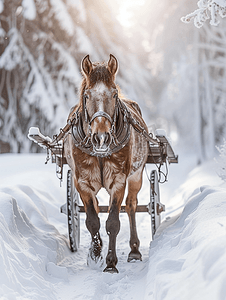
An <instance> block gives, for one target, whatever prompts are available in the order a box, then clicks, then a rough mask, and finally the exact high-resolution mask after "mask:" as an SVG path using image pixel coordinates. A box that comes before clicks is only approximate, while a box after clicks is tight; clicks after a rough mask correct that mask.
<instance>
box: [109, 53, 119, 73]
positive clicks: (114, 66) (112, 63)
mask: <svg viewBox="0 0 226 300" xmlns="http://www.w3.org/2000/svg"><path fill="white" fill-rule="evenodd" d="M108 70H109V72H110V73H111V74H112V75H115V74H116V73H117V71H118V61H117V59H116V58H115V57H114V55H112V54H110V59H109V62H108Z"/></svg>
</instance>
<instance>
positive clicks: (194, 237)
mask: <svg viewBox="0 0 226 300" xmlns="http://www.w3.org/2000/svg"><path fill="white" fill-rule="evenodd" d="M44 161H45V156H44V155H34V154H29V155H9V154H8V155H5V154H4V155H2V154H1V155H0V184H1V188H0V237H1V238H0V268H1V273H0V298H1V299H4V300H5V299H7V300H8V299H19V300H20V299H32V300H33V299H34V300H36V299H37V300H39V299H55V300H63V299H67V300H72V299H79V300H83V299H92V300H100V299H108V300H116V299H117V300H122V299H123V300H131V299H134V300H137V299H141V300H142V299H145V300H146V299H148V300H163V299H164V300H177V299H179V300H188V299H189V300H190V299H192V300H200V299H205V300H213V299H214V300H223V299H225V295H226V287H225V282H226V269H225V265H226V252H225V247H226V234H225V233H226V231H225V228H226V218H225V211H226V190H225V188H224V186H221V187H220V186H219V185H220V184H221V180H220V178H219V177H218V176H217V175H216V173H215V171H214V163H213V162H211V163H207V164H205V165H203V166H200V167H198V168H195V169H194V170H193V171H192V172H190V174H189V175H188V170H191V168H192V167H191V165H192V163H191V161H192V160H191V159H190V158H189V157H187V156H184V157H183V156H182V155H181V156H180V162H179V164H178V165H172V166H170V174H169V182H168V183H166V184H164V185H162V186H161V187H160V189H161V201H162V202H163V203H164V204H165V205H166V213H165V216H166V221H164V222H163V223H162V225H161V226H160V228H159V230H158V233H157V235H156V237H155V239H154V241H153V242H151V246H150V250H149V245H150V239H151V234H150V216H149V215H148V214H137V230H138V236H139V239H140V241H141V246H140V250H141V253H142V257H143V261H142V262H135V263H127V255H128V253H129V251H130V249H129V225H128V218H127V216H126V215H125V214H121V215H120V221H121V229H120V232H119V235H118V238H117V256H118V260H119V261H118V269H119V274H106V273H103V272H102V268H99V269H97V268H95V269H91V268H90V267H88V266H87V263H86V262H87V252H88V248H89V244H90V235H89V233H88V231H87V229H86V226H85V215H82V216H81V242H80V248H79V251H78V252H76V253H71V252H70V251H69V248H68V236H67V221H66V216H65V215H62V214H60V212H59V209H60V206H61V205H62V204H64V202H65V193H66V188H65V184H66V182H64V186H63V187H62V188H60V187H59V180H58V179H57V178H56V176H55V174H54V173H55V165H52V164H51V163H49V164H48V165H45V164H44ZM149 172H150V170H149V169H148V173H149ZM214 186H215V187H214ZM149 188H150V187H149V182H148V180H147V179H146V177H145V176H144V184H143V187H142V190H141V192H140V193H139V203H140V204H145V203H148V201H149ZM107 197H108V195H107V193H104V192H103V191H101V193H100V195H99V200H100V203H101V204H105V205H106V204H107V202H106V198H107ZM176 214H177V216H176ZM178 214H179V215H178ZM106 218H107V215H104V214H100V221H101V231H100V232H101V237H102V239H103V245H104V248H103V255H104V257H105V255H106V253H107V248H108V236H107V234H106V231H105V221H106ZM175 220H176V221H175ZM103 268H104V266H103Z"/></svg>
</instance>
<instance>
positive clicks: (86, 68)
mask: <svg viewBox="0 0 226 300" xmlns="http://www.w3.org/2000/svg"><path fill="white" fill-rule="evenodd" d="M81 69H82V71H83V73H84V74H85V75H86V76H88V75H89V74H90V73H91V71H92V70H93V65H92V63H91V61H90V59H89V54H88V55H86V56H85V57H84V58H83V60H82V64H81Z"/></svg>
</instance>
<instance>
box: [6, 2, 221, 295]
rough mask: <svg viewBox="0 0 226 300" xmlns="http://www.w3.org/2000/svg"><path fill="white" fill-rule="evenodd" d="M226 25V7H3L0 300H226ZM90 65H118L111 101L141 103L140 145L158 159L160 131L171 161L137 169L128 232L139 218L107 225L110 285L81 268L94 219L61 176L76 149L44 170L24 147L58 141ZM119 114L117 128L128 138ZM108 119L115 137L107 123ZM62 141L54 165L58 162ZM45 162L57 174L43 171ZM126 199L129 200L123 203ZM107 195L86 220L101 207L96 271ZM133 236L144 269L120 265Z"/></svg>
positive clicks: (103, 275)
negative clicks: (113, 238)
mask: <svg viewBox="0 0 226 300" xmlns="http://www.w3.org/2000/svg"><path fill="white" fill-rule="evenodd" d="M225 17H226V0H161V1H158V0H114V1H112V0H0V182H1V184H0V237H1V239H0V268H1V272H0V299H3V300H5V299H7V300H8V299H16V300H25V299H32V300H40V299H43V300H46V299H49V300H51V299H52V300H63V299H67V300H74V299H76V300H78V299H81V300H84V299H92V300H137V299H143V300H177V299H179V300H191V299H192V300H202V299H205V300H225V295H226V285H225V282H226V269H225V264H226V252H225V247H226V235H225V230H226V218H225V211H226V201H225V199H226V138H225V137H226V18H225ZM87 54H89V57H90V60H91V61H92V62H102V61H108V60H109V55H110V54H113V55H114V56H115V57H116V58H117V60H118V63H119V70H118V73H117V77H116V83H117V85H118V87H119V89H120V94H119V95H120V97H123V96H125V97H127V98H129V99H131V100H134V101H137V103H138V104H139V106H140V108H141V111H142V115H143V117H144V120H145V122H146V124H147V125H148V129H149V132H150V133H154V132H155V129H160V130H158V131H157V132H159V133H160V135H158V134H155V136H154V137H157V139H158V142H157V143H158V146H161V147H163V146H164V143H163V142H161V139H160V138H162V139H165V134H163V132H164V131H163V130H161V129H164V130H165V131H166V133H167V138H168V140H169V141H170V145H171V146H172V148H170V149H171V153H172V152H175V154H176V156H174V158H175V159H174V161H172V157H171V161H170V160H169V159H168V158H169V157H168V158H167V155H166V154H164V153H163V152H161V151H160V152H159V153H160V154H161V159H163V158H165V159H168V163H166V164H165V165H164V162H161V161H159V164H157V163H156V161H154V160H152V161H151V163H149V164H148V163H146V164H145V167H144V172H143V179H142V188H141V189H140V191H139V193H138V197H137V198H136V199H135V200H137V203H138V207H139V206H140V207H143V208H144V210H142V211H141V210H140V211H139V213H136V219H135V211H134V213H133V217H131V214H130V215H129V213H128V211H127V213H128V215H129V218H131V219H132V220H133V222H132V223H131V222H130V224H129V220H128V216H127V214H125V213H124V214H123V213H122V214H120V216H118V212H117V214H115V216H116V217H117V216H118V217H117V218H119V219H120V222H118V219H117V218H116V217H114V220H117V224H120V226H119V227H120V231H119V233H118V237H117V244H116V245H115V247H116V252H117V257H118V264H117V268H118V271H119V273H114V274H112V272H103V271H104V270H105V263H104V264H103V265H102V264H98V263H94V261H93V262H91V259H90V253H91V252H90V250H91V251H92V249H93V248H92V241H93V237H92V238H91V237H90V232H89V230H87V228H88V227H87V226H86V225H87V224H91V221H90V220H91V218H88V217H87V216H88V213H87V211H88V209H87V206H86V207H85V206H84V205H83V206H82V205H80V204H82V200H84V199H82V200H81V198H82V197H81V195H82V192H83V190H86V188H83V189H81V193H80V195H79V193H78V192H77V190H76V188H74V185H73V182H74V183H76V178H75V176H74V179H75V180H74V181H73V180H71V179H72V177H71V175H70V174H71V172H74V173H76V174H77V173H78V174H79V175H80V174H82V171H83V169H82V168H81V169H80V170H79V171H77V172H75V170H73V168H71V167H70V166H69V165H67V164H64V165H63V158H70V157H71V156H70V153H72V149H73V148H72V147H71V152H68V153H66V154H67V155H66V156H65V157H63V156H62V157H61V156H60V157H57V156H55V157H54V156H52V157H50V152H48V150H47V157H46V149H43V148H41V147H39V145H37V144H36V143H33V142H32V141H31V140H30V139H29V138H28V132H29V128H30V127H33V129H32V130H31V131H33V134H34V135H35V133H37V132H38V131H37V129H35V128H34V127H39V128H40V131H41V133H42V134H43V135H45V136H49V137H53V136H54V135H55V134H58V133H60V132H61V133H63V134H64V133H65V132H64V131H63V129H62V128H65V125H66V123H67V117H68V114H69V112H70V110H71V108H72V107H73V106H74V105H76V104H77V103H78V98H79V92H80V85H81V81H82V72H81V61H82V59H83V58H84V57H85V56H87ZM110 57H111V58H112V57H113V56H110ZM87 61H88V59H87ZM114 61H116V60H114ZM88 62H89V61H88ZM116 65H117V64H116ZM88 66H89V64H88ZM117 67H118V65H117ZM88 69H89V67H88ZM115 69H116V68H115ZM86 70H87V69H86ZM85 73H86V72H84V68H83V75H84V76H85ZM87 73H89V72H87ZM99 91H100V90H99ZM121 93H122V94H121ZM115 95H118V94H115V89H114V97H115ZM121 95H122V96H121ZM86 96H87V95H86ZM116 99H117V100H118V103H120V101H119V99H118V98H117V97H116ZM107 100H108V99H107ZM121 102H123V101H121ZM133 105H134V107H136V108H137V105H136V104H133ZM102 107H103V106H102ZM85 108H87V107H86V106H85ZM99 108H101V106H100V107H99ZM114 109H115V111H116V109H119V108H118V107H117V106H115V108H114ZM99 112H101V109H100V110H99ZM86 113H87V111H86V110H84V116H86ZM103 113H104V112H101V113H100V114H97V113H94V116H95V118H97V116H98V117H100V116H103ZM126 113H128V110H124V118H123V119H124V121H123V123H122V124H125V122H127V124H131V125H128V126H127V127H126V128H127V129H128V128H131V129H132V130H133V128H135V127H133V128H132V127H131V126H133V125H134V123H129V121H131V120H132V119H131V118H130V119H129V118H126V117H125V116H127V114H126ZM120 114H121V119H122V115H123V112H122V111H121V113H120ZM106 115H107V119H108V121H110V123H109V124H113V125H115V123H112V122H111V120H112V119H113V121H115V118H112V119H111V117H110V115H108V114H107V113H105V117H106ZM116 115H117V111H116V113H114V115H113V116H114V117H115V116H116ZM73 120H76V118H75V119H73ZM105 121H106V120H105ZM118 122H119V121H118ZM68 124H69V125H70V124H71V123H68ZM90 124H91V122H90ZM136 124H138V125H137V128H138V129H140V131H139V130H137V131H138V132H140V133H141V134H143V136H144V133H145V131H144V130H143V128H142V126H141V127H140V126H139V123H136ZM69 125H68V127H67V128H69V127H70V126H69ZM113 125H112V127H111V129H113ZM129 126H130V127H129ZM122 127H123V126H120V128H122ZM70 128H71V127H70ZM90 128H91V125H90ZM124 128H125V125H124ZM124 131H125V130H124ZM110 132H111V134H112V132H113V134H114V131H113V130H112V131H110ZM89 134H91V131H90V132H89ZM147 136H148V134H146V137H147ZM39 137H40V136H39ZM61 137H62V136H61ZM87 137H88V138H90V136H88V135H87ZM150 138H151V137H150ZM59 140H60V139H59ZM59 140H57V145H56V146H57V147H59V148H57V149H56V151H58V150H64V149H65V148H63V146H64V145H63V143H62V144H61V140H60V141H59ZM112 140H113V141H115V139H111V140H110V141H112ZM84 141H85V142H86V144H87V143H88V139H84V140H83V142H84ZM102 141H103V139H102ZM138 141H140V139H139V140H138ZM152 141H153V140H152ZM96 142H98V141H97V140H96ZM137 144H138V145H141V144H139V142H137ZM137 144H136V146H137ZM77 145H78V146H80V144H77ZM121 145H123V147H124V146H127V144H126V143H125V142H123V143H121ZM168 145H169V144H168ZM116 146H117V144H116ZM149 146H150V147H149V148H150V149H151V146H152V144H151V142H150V145H149ZM154 146H155V145H154ZM164 147H165V146H164ZM140 148H141V147H140ZM156 148H157V147H156ZM156 148H155V150H158V149H156ZM127 149H128V148H127ZM136 149H137V148H136ZM150 149H149V150H150ZM165 149H166V148H165ZM167 149H169V148H167ZM73 150H75V148H74V149H73ZM167 151H168V150H167ZM75 152H76V151H74V153H73V156H74V157H75ZM128 152H129V151H128ZM58 153H59V152H58ZM96 153H97V152H96ZM99 153H100V152H99ZM149 153H152V152H151V151H149ZM51 154H52V153H51ZM61 154H62V152H60V155H61ZM64 154H65V153H64ZM117 154H118V152H117ZM111 155H112V156H113V154H112V153H110V154H109V153H108V156H107V158H105V157H104V158H103V157H102V156H101V157H98V161H97V160H96V162H97V163H99V170H100V173H99V175H100V177H98V178H99V181H100V180H101V185H100V187H104V186H105V188H106V185H104V180H106V177H104V172H105V174H106V173H108V172H109V167H108V166H107V164H105V165H103V161H104V160H105V162H106V160H107V159H109V160H110V158H112V157H110V158H109V156H111ZM164 155H165V156H164ZM177 155H178V156H177ZM135 156H136V157H138V153H137V152H136V155H135ZM140 156H141V155H140ZM122 157H123V158H126V159H127V158H128V157H129V155H128V157H127V152H125V156H120V155H118V156H117V162H120V161H121V163H122V166H124V163H125V160H124V161H123V160H122V159H121V158H122ZM143 157H144V155H142V158H143ZM178 157H179V159H178V160H177V158H178ZM50 158H52V162H53V164H51V163H48V164H47V161H48V159H49V160H50ZM80 158H82V155H81V156H80ZM99 158H100V159H99ZM102 158H103V160H102ZM152 158H153V157H152ZM82 159H83V158H82ZM82 159H81V160H82ZM86 162H87V164H88V159H87V161H86ZM147 162H148V160H147ZM149 162H150V161H149ZM153 162H154V163H153ZM172 162H174V163H172ZM177 162H178V163H177ZM54 163H55V164H54ZM79 163H80V161H79V160H77V161H76V164H77V165H79ZM76 164H75V168H76V167H77V165H76ZM89 164H90V165H91V166H94V165H95V163H90V160H89ZM113 165H114V166H115V165H116V164H115V163H114V164H113ZM133 166H134V164H133ZM160 167H162V169H161V168H160ZM70 168H71V170H70ZM75 168H74V169H75ZM114 168H115V167H114ZM115 169H117V168H115ZM81 170H82V171H81ZM93 170H98V169H93ZM153 171H154V173H153ZM116 172H117V170H116ZM123 172H124V169H123ZM55 173H56V174H55ZM84 174H85V175H84V178H85V180H86V176H87V173H85V172H84ZM90 174H91V177H90V178H91V180H89V182H88V185H87V186H90V187H91V189H92V188H93V186H92V184H93V183H95V180H96V181H98V180H97V179H95V176H96V175H98V172H97V171H95V172H94V171H93V172H90ZM110 174H111V178H112V179H113V180H112V183H111V185H113V183H114V182H115V181H116V180H115V178H114V173H110ZM112 174H113V175H112ZM152 174H156V176H154V178H153V176H152ZM55 175H57V176H55ZM59 175H60V176H59ZM61 175H62V176H61ZM82 175H83V174H82ZM123 175H124V174H123ZM133 175H134V173H133V174H132V176H133ZM135 175H136V173H135ZM132 176H131V177H132ZM81 178H82V177H81ZM134 178H135V177H134ZM59 179H60V181H59ZM85 180H83V179H82V180H80V181H81V182H82V183H84V182H85ZM119 181H121V179H120V180H119ZM132 182H133V184H131V182H130V184H127V187H126V183H125V184H124V187H126V193H125V197H124V200H123V201H122V206H121V211H123V210H122V207H124V204H128V199H130V197H134V191H136V190H137V182H136V181H132ZM140 182H141V181H140ZM162 183H164V184H162ZM120 184H121V182H120ZM120 184H119V185H120ZM129 185H130V187H131V185H134V186H135V187H134V186H133V187H132V188H133V189H132V192H131V193H129V195H130V196H128V197H127V198H126V196H127V192H128V190H129ZM83 186H85V185H83ZM112 190H116V188H115V187H114V185H113V188H112ZM92 191H94V192H95V188H93V190H92ZM94 192H91V194H90V195H91V196H92V197H93V194H95V193H94ZM110 193H111V192H109V190H105V189H104V188H101V189H100V190H99V191H98V194H97V198H96V199H95V200H96V201H95V207H94V206H92V207H93V208H92V207H91V208H90V210H92V212H94V215H93V216H95V212H97V211H98V205H99V208H100V207H101V206H102V207H105V208H106V207H107V206H106V205H108V204H109V206H108V207H107V208H108V213H107V214H103V211H101V210H100V213H99V215H98V216H99V217H98V220H99V223H100V232H99V231H98V232H97V233H98V235H99V234H100V235H101V238H102V241H103V245H101V247H102V246H103V248H102V250H103V251H102V253H103V257H104V259H105V261H106V263H107V259H106V258H107V254H108V253H109V252H110V251H109V249H110V248H109V247H108V246H109V242H108V241H109V236H110V234H111V233H109V231H110V229H108V227H109V226H108V225H107V223H108V218H109V215H112V211H113V209H112V207H113V206H114V205H113V204H114V202H115V198H113V201H111V197H110ZM75 199H76V202H75ZM87 199H89V201H90V198H88V197H87ZM71 200H73V201H74V205H71V204H72V202H71ZM91 200H92V199H91ZM121 200H122V199H121ZM157 201H159V202H158V203H157ZM65 202H66V203H65ZM91 202H92V201H90V203H91ZM160 202H161V203H160ZM64 203H65V204H64ZM78 203H79V204H78ZM129 203H130V207H131V206H132V205H131V203H132V202H129ZM83 204H84V202H83ZM127 207H128V206H127ZM73 208H74V210H75V211H76V216H75V215H74V218H72V216H73V214H72V211H73ZM66 209H67V210H66ZM147 210H148V211H147ZM62 212H63V214H62ZM82 212H86V214H82ZM113 212H114V211H113ZM124 212H125V209H124ZM137 212H138V211H137ZM147 212H149V213H147ZM96 216H97V214H96ZM73 219H74V220H73ZM156 220H157V222H156ZM135 223H136V224H137V235H138V236H139V240H140V241H139V243H140V248H139V249H140V252H141V254H142V260H140V259H141V256H140V259H139V260H136V259H132V260H131V261H130V260H129V261H128V253H129V251H130V248H131V244H133V243H131V242H130V241H131V238H130V235H129V232H130V230H131V229H134V227H136V226H135ZM114 224H116V223H114ZM131 224H132V225H131ZM117 226H118V225H117ZM90 227H95V226H91V225H90ZM112 227H114V229H115V227H116V226H115V225H114V226H112ZM72 228H73V230H74V231H72ZM73 233H74V234H73ZM97 233H96V234H95V236H94V239H95V238H96V237H97ZM73 239H74V240H75V239H76V242H78V243H77V244H76V247H77V246H78V247H77V248H76V249H72V248H71V242H73ZM79 240H80V244H79ZM101 244H102V242H101ZM134 245H135V244H133V246H134ZM71 250H73V251H71ZM74 250H76V251H74ZM110 250H111V249H110ZM110 271H112V270H110Z"/></svg>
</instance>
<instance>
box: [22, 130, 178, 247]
mask: <svg viewBox="0 0 226 300" xmlns="http://www.w3.org/2000/svg"><path fill="white" fill-rule="evenodd" d="M69 128H70V124H67V125H66V126H65V127H64V128H63V129H61V131H60V133H59V134H58V135H56V136H54V138H53V139H51V138H50V137H48V136H44V135H43V134H41V132H40V130H39V128H37V127H31V128H30V130H29V133H28V138H29V139H30V140H32V141H33V142H35V143H37V144H38V145H39V146H41V147H43V148H45V149H47V151H48V155H47V161H48V160H49V159H51V161H52V163H55V164H56V173H57V176H58V178H59V179H60V180H62V179H63V165H65V164H67V161H66V158H65V156H64V151H63V137H64V135H65V133H66V132H67V131H68V130H69ZM150 136H153V134H150ZM153 141H155V143H151V142H149V154H148V158H147V161H146V164H154V165H156V166H158V169H159V170H160V168H161V167H162V166H163V165H164V164H166V165H167V163H169V164H171V163H178V156H177V155H175V153H174V151H173V148H172V146H171V144H170V142H169V139H168V138H167V136H166V133H165V131H164V130H162V129H157V130H156V132H155V135H154V138H153ZM149 181H150V199H149V202H148V203H147V204H146V205H138V206H137V210H136V212H148V213H149V214H150V216H151V232H152V239H153V238H154V235H155V233H156V231H157V229H158V227H159V226H160V224H161V213H162V212H163V211H165V205H164V204H162V203H161V202H160V193H159V181H160V179H159V174H158V172H157V171H156V170H152V171H151V174H150V178H149ZM66 195H67V196H66V197H67V202H66V203H65V204H64V205H62V206H61V212H62V213H65V214H66V215H67V217H68V233H69V244H70V249H71V251H72V252H74V251H77V250H78V247H79V241H80V221H79V220H80V213H84V212H85V210H84V206H83V205H81V204H80V200H79V198H80V197H79V193H78V192H77V190H76V188H75V186H74V183H73V180H72V174H71V170H70V169H69V170H68V173H67V193H66ZM99 209H100V213H107V212H108V206H99ZM121 212H122V213H124V212H125V206H123V205H122V206H121Z"/></svg>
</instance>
